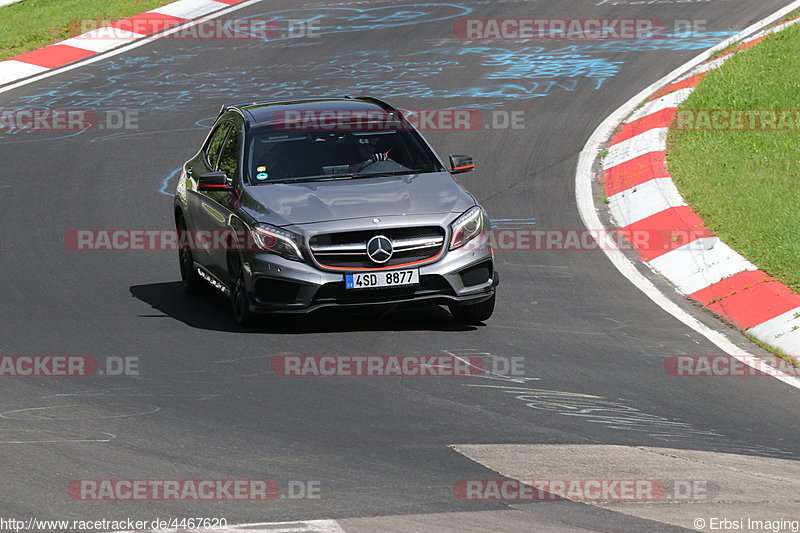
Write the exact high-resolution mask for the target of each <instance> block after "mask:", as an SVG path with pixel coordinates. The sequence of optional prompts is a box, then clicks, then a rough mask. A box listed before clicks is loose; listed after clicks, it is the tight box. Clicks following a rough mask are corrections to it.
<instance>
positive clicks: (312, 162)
mask: <svg viewBox="0 0 800 533" xmlns="http://www.w3.org/2000/svg"><path fill="white" fill-rule="evenodd" d="M248 148H249V149H248V158H247V159H248V165H247V166H248V170H249V172H250V177H251V180H250V182H251V183H275V182H280V181H287V180H296V179H320V180H324V179H345V178H353V177H369V176H378V175H386V174H408V173H424V172H439V171H441V170H442V168H441V165H440V164H439V162H438V161H437V160H436V158H435V157H434V155H433V154H432V153H431V151H430V150H429V149H428V147H427V146H426V145H425V144H424V143H423V142H422V141H421V140H420V139H419V137H418V136H417V135H416V134H415V133H414V132H412V131H409V130H381V131H336V132H329V131H325V132H320V131H313V132H312V131H291V132H287V131H282V130H280V129H276V128H274V127H272V126H265V127H261V128H258V129H256V130H255V131H254V132H253V133H252V136H251V140H250V144H249V147H248Z"/></svg>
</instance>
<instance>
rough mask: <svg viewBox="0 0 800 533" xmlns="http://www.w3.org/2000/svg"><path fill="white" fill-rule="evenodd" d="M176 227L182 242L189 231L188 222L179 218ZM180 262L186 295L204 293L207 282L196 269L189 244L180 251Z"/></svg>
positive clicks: (179, 239)
mask: <svg viewBox="0 0 800 533" xmlns="http://www.w3.org/2000/svg"><path fill="white" fill-rule="evenodd" d="M175 225H176V227H177V229H178V242H182V241H183V239H181V236H182V234H183V233H185V232H186V231H187V228H186V221H185V220H184V218H183V216H179V217H178V220H177V222H176V224H175ZM178 262H179V265H180V269H181V282H182V284H183V290H184V292H185V293H186V294H198V293H200V292H202V291H203V289H205V282H204V281H203V278H201V277H200V275H199V274H198V273H197V269H195V268H194V256H193V255H192V250H191V248H190V246H189V245H188V244H187V245H186V246H184V247H181V248H180V249H179V250H178Z"/></svg>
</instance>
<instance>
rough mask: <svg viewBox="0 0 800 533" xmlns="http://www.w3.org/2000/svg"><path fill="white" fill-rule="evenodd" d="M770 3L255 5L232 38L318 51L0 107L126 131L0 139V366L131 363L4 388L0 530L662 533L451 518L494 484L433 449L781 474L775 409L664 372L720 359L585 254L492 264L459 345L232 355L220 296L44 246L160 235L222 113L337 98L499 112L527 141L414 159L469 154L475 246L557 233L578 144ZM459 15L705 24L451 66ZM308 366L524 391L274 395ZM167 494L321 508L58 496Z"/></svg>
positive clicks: (113, 65)
mask: <svg viewBox="0 0 800 533" xmlns="http://www.w3.org/2000/svg"><path fill="white" fill-rule="evenodd" d="M630 3H631V4H636V3H634V2H630ZM786 3H787V2H786V1H784V0H759V1H758V2H755V1H752V0H708V1H702V2H696V3H662V4H654V5H646V4H645V5H625V2H621V1H619V2H609V1H601V0H564V1H562V0H558V1H556V0H540V1H524V0H519V1H503V2H500V1H498V2H486V1H477V2H475V1H464V2H454V3H425V4H414V3H411V2H409V3H402V2H380V1H371V2H370V1H362V2H332V3H330V4H326V3H325V2H307V1H303V0H292V1H288V0H264V1H262V2H258V3H255V4H252V5H248V6H247V7H244V8H243V9H240V10H238V11H235V12H234V13H233V14H231V15H228V16H229V17H263V18H271V17H276V16H280V17H285V18H302V17H307V16H309V14H320V15H324V16H323V18H322V34H321V35H320V36H319V37H316V38H297V39H286V40H277V41H272V42H261V41H258V40H252V39H251V40H214V41H199V40H177V39H162V40H157V41H154V42H152V43H149V44H146V45H144V46H141V47H139V48H135V49H133V50H129V51H127V52H124V53H122V54H118V55H114V56H112V57H108V58H105V59H102V60H100V61H97V62H94V63H91V64H88V65H85V66H82V67H80V68H77V69H73V70H70V71H67V72H64V73H60V74H57V75H55V76H52V77H49V78H45V79H43V80H40V81H37V82H34V83H31V84H27V85H24V86H22V87H19V88H16V89H13V90H9V91H5V92H0V108H17V107H36V108H45V107H48V108H64V109H69V108H90V109H93V110H95V111H96V112H97V113H98V114H99V115H103V114H104V113H106V112H108V111H123V112H130V111H135V112H136V114H135V116H136V117H137V119H138V122H137V123H136V127H135V128H133V127H131V128H127V129H113V130H112V129H109V128H105V129H99V128H95V129H92V130H89V131H84V132H80V133H77V132H68V133H64V132H49V133H45V132H28V133H24V132H22V133H17V134H0V161H2V165H1V166H0V221H1V222H0V226H1V227H2V228H3V231H2V233H0V250H2V255H0V261H1V262H2V263H1V264H0V272H2V282H0V301H2V306H0V331H2V333H0V353H2V354H7V355H34V354H35V355H88V356H93V357H95V358H97V359H98V360H103V359H105V358H109V357H116V358H126V357H135V358H138V367H139V368H138V369H139V375H138V376H126V377H119V376H108V375H103V376H100V375H98V376H93V377H86V378H48V379H34V378H30V379H23V378H6V379H4V380H3V381H2V382H1V383H0V464H2V467H0V472H2V477H1V478H0V479H2V483H0V510H1V512H0V515H4V516H16V517H18V518H22V517H26V518H27V517H29V516H34V517H39V518H45V519H47V518H49V519H76V520H77V519H101V518H109V519H110V518H124V517H132V518H136V519H142V520H144V519H152V518H156V517H161V518H168V517H181V516H194V517H224V518H226V519H227V520H228V522H229V523H250V522H268V521H269V522H272V521H291V520H306V519H347V518H356V517H371V516H396V515H411V514H427V513H453V514H452V518H450V519H449V521H448V523H449V524H450V525H451V526H453V527H457V529H459V530H462V531H466V530H470V521H469V519H468V517H469V516H470V515H469V514H466V513H467V512H470V511H504V510H508V509H509V508H511V507H513V508H515V509H517V510H519V511H521V512H523V513H529V514H528V515H525V516H529V519H530V522H529V523H530V524H531V528H532V529H530V530H531V531H534V530H536V529H535V528H534V525H535V524H537V523H538V522H537V521H538V520H544V519H545V518H544V517H545V516H546V517H547V520H551V521H554V523H555V524H561V525H563V526H564V528H567V527H578V526H580V527H586V528H587V530H595V531H609V532H612V531H613V532H617V531H675V530H680V529H679V528H676V527H674V526H667V525H659V524H658V523H656V522H649V521H645V520H643V519H637V518H631V517H630V516H627V515H624V514H621V513H615V512H611V511H608V512H603V513H600V512H599V511H598V512H594V511H587V506H585V505H582V504H568V505H561V504H558V506H557V507H558V509H557V510H556V509H555V507H550V508H548V509H545V510H542V509H541V508H540V507H539V508H535V507H536V506H535V504H527V505H522V504H506V503H493V502H466V501H460V500H458V499H457V498H455V497H454V496H453V492H452V488H453V486H454V485H455V484H456V482H457V481H458V480H461V479H473V478H474V479H486V478H496V477H498V474H497V473H496V472H493V471H492V470H490V469H488V468H486V467H484V466H482V465H481V464H479V463H478V462H475V461H472V460H470V459H468V458H467V457H466V456H464V455H462V454H460V453H457V452H456V451H454V450H453V449H452V448H451V447H450V446H452V445H467V444H556V445H567V444H598V445H599V444H610V445H624V446H646V447H659V448H673V449H683V450H699V451H707V452H724V453H731V454H738V455H741V456H761V457H770V458H778V459H790V460H800V442H798V439H797V437H798V430H797V427H798V426H800V414H798V411H797V410H796V409H792V408H791V406H792V405H794V403H795V401H796V400H797V394H798V392H797V391H796V390H795V389H793V388H791V387H790V386H788V385H785V384H783V383H781V382H779V381H777V380H774V379H770V378H758V379H736V378H716V379H681V378H675V377H671V376H669V375H667V373H666V372H665V371H664V367H663V361H664V358H665V357H668V356H671V355H678V354H692V355H713V354H717V353H719V349H717V348H715V347H714V346H713V345H712V344H711V343H710V342H709V341H707V340H706V339H705V338H703V337H702V336H700V335H699V334H697V333H695V332H694V331H692V330H690V329H689V328H687V327H685V326H683V325H682V324H681V323H679V322H678V321H677V320H676V319H674V318H673V317H672V316H670V315H668V314H667V313H665V312H664V311H663V310H661V309H660V308H659V307H657V306H656V305H655V304H654V303H653V302H651V301H650V300H649V299H648V298H646V297H645V296H644V295H643V294H642V293H640V292H639V291H638V290H637V289H636V288H635V287H634V286H633V285H631V284H630V283H629V282H628V281H627V280H626V279H625V278H623V277H622V276H621V275H620V274H619V273H618V271H617V270H616V269H615V268H614V267H613V266H612V265H611V264H610V263H609V262H608V261H607V260H606V258H605V256H604V255H603V253H602V251H557V250H550V251H547V250H543V251H530V250H520V251H498V252H497V256H496V257H497V263H498V270H499V271H500V272H501V274H502V283H501V286H500V292H499V299H498V308H497V310H496V312H495V315H494V317H493V318H492V319H491V320H490V321H489V322H488V323H487V325H486V326H483V327H477V328H473V327H462V326H459V325H457V324H456V323H455V322H453V321H452V320H451V318H450V316H449V314H448V313H447V311H446V310H444V309H431V310H427V311H426V310H423V311H413V312H408V311H406V312H395V313H389V314H377V313H372V314H364V313H362V314H343V313H336V314H330V313H329V314H322V315H319V316H315V317H313V318H311V319H309V320H305V321H301V322H299V323H296V324H294V323H288V324H287V323H285V322H284V321H275V322H274V323H272V322H268V323H267V324H266V325H265V326H264V327H263V328H261V329H259V330H256V331H248V330H243V329H241V328H239V327H238V326H237V325H236V324H235V322H234V321H233V319H232V317H231V314H230V309H229V306H228V305H227V303H226V302H225V301H224V300H223V299H222V298H221V297H219V296H216V295H214V294H212V293H211V292H209V294H207V295H201V296H197V297H188V296H185V295H184V294H183V293H182V289H181V287H180V284H179V281H178V280H179V270H178V263H177V257H176V254H174V253H171V252H158V251H148V252H136V251H127V252H102V251H92V252H87V251H73V250H69V249H67V247H66V246H65V239H64V237H65V234H66V233H67V232H68V231H70V230H74V229H170V228H172V227H173V221H172V209H171V207H172V204H171V202H172V198H171V196H170V194H171V193H172V192H173V191H174V187H175V183H176V181H177V180H176V171H177V169H178V168H179V167H180V165H181V164H182V163H183V161H185V160H186V159H188V158H189V157H190V156H191V155H192V154H193V153H194V152H195V151H196V149H197V148H198V147H199V145H200V143H201V142H202V140H203V139H204V138H205V135H206V133H207V130H208V127H209V125H210V123H211V121H212V120H213V118H214V117H215V116H216V112H217V110H218V108H219V106H220V105H221V104H223V103H226V102H227V103H230V102H242V101H249V100H258V99H260V98H280V97H303V96H311V95H345V94H351V95H360V94H370V95H374V96H377V97H382V98H385V99H387V100H389V101H390V102H392V103H393V104H396V105H398V106H400V107H404V108H409V109H423V108H424V109H440V108H479V109H482V110H485V111H486V113H487V116H493V117H494V116H497V117H500V118H502V117H503V116H504V115H503V113H504V112H509V113H510V112H513V111H517V112H522V116H523V117H524V128H517V129H510V128H509V129H500V128H497V129H483V128H482V129H477V130H474V131H456V132H454V131H423V134H424V135H425V136H426V137H427V138H428V139H429V140H430V141H431V142H432V144H433V145H434V146H435V147H436V148H437V150H438V151H439V153H440V154H449V153H465V154H470V155H472V156H474V157H475V159H476V162H477V165H478V170H477V171H475V172H473V173H470V174H464V175H461V176H459V177H458V179H459V181H460V182H461V183H463V184H464V186H465V187H466V188H467V189H468V190H470V191H471V192H472V193H473V194H475V195H476V197H477V198H478V199H479V201H480V202H481V203H482V204H483V205H484V206H485V207H486V208H487V209H488V210H489V212H490V214H491V215H492V217H493V218H494V219H496V220H497V221H498V222H497V226H498V227H502V228H509V229H525V228H536V229H556V230H559V229H579V228H581V227H582V223H581V220H580V217H579V215H578V212H577V208H576V205H575V195H574V174H575V167H576V163H577V157H578V152H579V151H580V150H581V149H582V147H583V145H584V143H585V142H586V139H587V138H588V137H589V135H590V134H591V132H592V131H593V130H594V128H595V127H596V126H597V125H598V124H599V123H600V122H601V121H602V120H603V119H604V118H605V117H606V116H608V115H609V114H610V113H612V112H613V111H614V110H615V109H616V108H617V107H619V106H620V105H621V104H622V103H624V102H625V101H626V100H628V99H629V98H631V97H632V96H633V95H634V94H636V93H637V92H638V91H640V90H641V89H642V88H643V87H645V86H647V85H649V84H650V83H652V82H654V81H655V80H657V79H659V78H660V77H662V76H664V75H665V74H666V73H668V72H670V71H671V70H673V69H674V68H676V67H677V66H679V65H680V64H682V63H684V62H686V61H687V60H689V59H690V58H692V57H694V56H695V55H697V54H698V53H700V51H702V50H703V49H705V48H708V47H710V46H712V45H713V44H716V43H717V42H719V41H721V40H723V39H724V38H725V37H726V36H728V35H730V34H732V33H733V32H735V31H738V30H741V29H743V28H745V27H747V26H749V25H750V24H752V23H753V22H755V21H757V20H759V19H761V18H763V17H765V16H767V15H768V14H770V13H772V12H774V11H776V10H777V9H779V8H780V7H782V6H784V5H785V4H786ZM596 4H600V5H596ZM463 17H471V18H493V17H501V18H511V17H529V18H530V17H536V18H568V17H571V18H603V17H605V18H656V19H661V20H663V21H665V22H667V23H668V25H670V26H671V25H672V24H673V22H674V21H675V20H684V19H688V20H704V21H706V22H707V27H706V28H705V32H707V33H705V34H702V35H691V36H685V37H666V38H664V39H656V40H650V41H570V42H566V41H558V40H553V41H530V42H516V41H482V42H479V41H471V42H467V41H464V40H461V39H459V38H457V37H455V36H454V34H453V22H454V21H455V20H457V19H459V18H463ZM496 111H500V112H501V113H497V114H495V115H492V112H496ZM681 305H682V306H684V307H685V308H687V309H689V310H690V311H691V312H692V313H694V314H695V315H696V316H698V317H700V318H701V320H703V321H704V322H706V323H708V324H711V325H714V327H717V328H720V329H722V328H724V326H723V325H722V324H721V323H720V322H718V321H716V320H715V319H713V318H710V317H709V316H707V315H706V314H704V313H703V312H702V311H695V310H693V309H691V306H690V305H688V304H686V303H683V302H681ZM726 331H728V333H730V335H731V336H732V337H731V338H733V339H734V340H735V341H736V342H738V343H739V344H740V345H741V346H742V347H743V349H747V350H756V351H758V350H759V348H757V347H755V346H753V345H752V344H750V343H749V341H747V340H746V339H745V338H744V337H742V336H740V335H738V334H737V333H735V332H734V331H733V330H726ZM759 353H762V352H759ZM327 354H332V355H440V354H465V355H483V356H486V357H488V356H497V357H500V358H513V357H521V358H524V370H525V376H524V377H525V378H527V379H516V380H513V379H510V378H506V379H502V378H499V379H498V378H493V377H492V376H483V377H472V378H459V379H445V378H417V379H414V378H407V379H394V378H333V379H322V378H287V377H279V376H276V375H274V374H273V373H272V372H271V371H270V359H271V358H272V357H274V356H276V355H327ZM522 389H535V390H536V391H539V392H535V391H530V390H527V391H525V390H522ZM542 391H545V392H542ZM526 392H527V393H529V394H528V395H527V396H526ZM557 393H561V394H557ZM530 394H533V395H534V396H536V397H537V398H538V399H539V401H538V402H532V401H530V397H531V396H530ZM576 395H592V396H597V397H600V398H599V399H597V401H598V402H599V403H598V407H597V410H598V411H605V415H607V416H598V417H578V416H569V412H570V411H569V410H568V407H564V405H565V403H566V404H568V403H569V402H562V401H561V400H560V399H563V398H565V397H566V398H573V399H574V398H585V397H581V396H576ZM520 396H522V397H523V399H520V398H519V397H520ZM524 398H528V400H525V399H524ZM554 398H555V399H554ZM604 402H605V403H604ZM610 406H613V407H610ZM609 413H611V414H609ZM792 413H794V414H792ZM623 414H624V415H627V416H626V417H625V420H624V421H621V420H615V419H614V417H615V416H622V415H623ZM631 420H634V421H633V422H631ZM163 478H170V479H262V478H266V479H272V480H275V481H277V482H278V483H279V484H281V485H282V486H285V485H287V484H288V483H289V482H290V481H318V482H319V484H320V487H321V492H320V498H319V499H299V500H289V499H287V500H275V501H273V502H216V503H202V502H136V501H130V502H113V503H112V502H86V501H76V500H74V499H72V498H71V497H70V496H69V495H68V493H67V486H68V485H69V483H70V481H72V480H76V479H163ZM551 509H552V510H551ZM458 513H465V514H463V515H461V514H458ZM491 516H494V517H496V518H495V519H494V521H493V522H492V524H493V525H492V528H493V529H495V530H498V531H512V530H518V527H519V523H517V524H516V525H512V524H511V523H510V522H508V523H507V522H504V520H505V518H504V517H505V516H506V515H504V514H503V513H497V514H495V515H491ZM515 516H516V515H515ZM432 529H435V528H432ZM565 530H566V529H565Z"/></svg>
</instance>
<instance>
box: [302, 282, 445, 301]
mask: <svg viewBox="0 0 800 533" xmlns="http://www.w3.org/2000/svg"><path fill="white" fill-rule="evenodd" d="M432 294H443V295H449V296H454V295H455V293H454V292H453V289H452V287H450V284H449V283H447V280H445V279H444V278H443V277H442V276H438V275H426V276H420V277H419V285H416V286H409V287H395V288H391V289H360V290H347V289H345V286H344V283H342V282H333V283H326V284H325V285H323V286H322V287H320V288H319V290H318V291H317V294H316V295H315V296H314V302H313V303H315V304H316V303H338V304H354V303H381V302H385V301H387V300H404V299H413V298H417V297H421V296H429V295H432Z"/></svg>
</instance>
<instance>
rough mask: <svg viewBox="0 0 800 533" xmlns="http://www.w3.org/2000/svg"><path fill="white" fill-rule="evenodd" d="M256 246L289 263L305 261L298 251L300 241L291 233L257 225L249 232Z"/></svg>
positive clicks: (264, 225)
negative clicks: (287, 260) (289, 261)
mask: <svg viewBox="0 0 800 533" xmlns="http://www.w3.org/2000/svg"><path fill="white" fill-rule="evenodd" d="M250 235H252V237H253V241H254V242H255V244H256V246H257V247H258V248H260V249H261V250H264V251H265V252H270V253H273V254H276V255H279V256H281V257H283V258H285V259H289V260H291V261H303V262H304V261H305V258H303V252H301V251H300V247H301V246H302V244H301V243H302V239H301V237H300V236H299V235H297V234H294V233H292V232H291V231H286V230H282V229H280V228H276V227H275V226H270V225H267V224H259V225H257V226H254V227H253V228H252V229H251V230H250Z"/></svg>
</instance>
